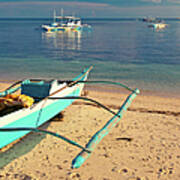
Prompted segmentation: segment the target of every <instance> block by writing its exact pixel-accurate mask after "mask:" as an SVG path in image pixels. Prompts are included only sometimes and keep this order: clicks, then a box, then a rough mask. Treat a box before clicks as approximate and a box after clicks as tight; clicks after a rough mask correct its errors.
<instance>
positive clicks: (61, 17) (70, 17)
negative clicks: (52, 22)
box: [55, 16, 80, 20]
mask: <svg viewBox="0 0 180 180" xmlns="http://www.w3.org/2000/svg"><path fill="white" fill-rule="evenodd" d="M55 18H57V19H74V20H80V18H79V17H74V16H56V17H55Z"/></svg>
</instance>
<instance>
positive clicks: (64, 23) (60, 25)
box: [41, 11, 91, 33]
mask: <svg viewBox="0 0 180 180" xmlns="http://www.w3.org/2000/svg"><path fill="white" fill-rule="evenodd" d="M41 28H42V30H43V31H45V32H47V33H53V32H70V31H72V32H78V31H81V30H83V28H91V26H90V25H87V24H82V21H81V19H80V18H79V17H75V16H63V13H62V15H61V16H56V12H55V11H54V22H53V23H51V24H48V25H46V24H45V25H42V26H41Z"/></svg>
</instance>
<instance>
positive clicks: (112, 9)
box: [0, 0, 180, 18]
mask: <svg viewBox="0 0 180 180" xmlns="http://www.w3.org/2000/svg"><path fill="white" fill-rule="evenodd" d="M61 8H63V9H64V13H65V15H76V16H80V17H84V18H88V17H89V18H102V17H107V18H108V17H109V18H131V17H132V18H139V17H145V16H156V17H157V16H158V17H180V0H64V1H63V0H55V1H53V0H0V18H11V17H29V18H43V17H44V18H48V17H52V16H53V11H54V9H55V10H56V11H57V12H59V13H60V10H61Z"/></svg>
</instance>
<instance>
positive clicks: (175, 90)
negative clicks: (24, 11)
mask: <svg viewBox="0 0 180 180" xmlns="http://www.w3.org/2000/svg"><path fill="white" fill-rule="evenodd" d="M49 22H50V21H49V20H45V19H44V20H43V19H39V20H37V19H36V20H29V19H24V20H22V19H21V20H18V19H4V20H3V19H1V20H0V80H1V81H4V80H17V79H18V80H20V79H24V78H29V77H33V78H39V77H42V78H58V79H71V78H72V77H74V76H75V75H77V74H78V73H79V72H80V71H81V70H82V69H83V68H85V67H88V66H90V65H93V66H94V69H93V71H92V73H91V76H90V79H93V80H95V79H103V80H113V81H119V82H123V83H125V84H127V85H129V86H130V87H137V88H139V89H141V90H144V91H154V92H167V93H169V92H171V93H172V94H180V21H172V20H168V21H166V23H167V24H168V27H167V28H166V29H164V30H161V31H155V30H153V29H151V28H148V27H147V23H144V22H142V21H138V20H95V19H94V20H84V21H83V22H84V23H87V24H90V25H91V26H92V30H90V31H84V32H81V33H66V34H44V33H43V32H41V30H40V26H41V25H42V24H44V23H47V24H48V23H49Z"/></svg>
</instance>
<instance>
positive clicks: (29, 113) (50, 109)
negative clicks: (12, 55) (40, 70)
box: [0, 67, 139, 168]
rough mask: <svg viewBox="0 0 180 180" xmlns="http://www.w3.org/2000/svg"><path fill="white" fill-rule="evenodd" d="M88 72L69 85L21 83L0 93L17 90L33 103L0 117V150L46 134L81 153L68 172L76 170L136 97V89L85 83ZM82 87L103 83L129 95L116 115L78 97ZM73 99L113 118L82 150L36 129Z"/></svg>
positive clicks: (2, 95)
mask: <svg viewBox="0 0 180 180" xmlns="http://www.w3.org/2000/svg"><path fill="white" fill-rule="evenodd" d="M91 69H92V67H90V68H88V69H86V70H85V71H84V72H83V73H81V74H80V75H79V76H77V77H76V78H74V79H73V80H70V81H69V80H68V81H57V80H56V81H51V82H45V81H40V82H39V81H38V82H36V81H37V80H35V82H34V80H31V81H29V80H28V81H21V82H18V83H15V84H14V85H12V86H10V87H9V88H8V89H6V90H5V91H4V92H2V93H0V97H4V96H6V95H7V94H12V93H13V92H15V91H17V90H19V89H21V91H22V93H24V94H25V95H28V96H31V97H33V98H34V99H35V102H36V103H35V104H33V105H32V106H31V107H28V108H22V109H20V110H17V111H15V112H12V113H10V114H7V115H3V116H2V117H0V148H2V147H4V146H6V145H8V144H10V143H11V142H13V141H15V140H16V139H18V138H20V137H22V136H24V135H25V134H27V133H29V132H31V131H34V132H41V133H46V134H49V135H53V136H55V137H57V138H60V139H62V140H64V141H66V142H68V143H70V144H72V145H74V146H76V147H78V148H80V149H81V150H82V151H81V152H80V153H79V154H78V155H77V156H76V158H75V159H74V160H73V161H72V168H79V167H80V166H81V165H82V164H83V163H84V162H85V160H86V159H87V158H88V157H89V156H90V155H91V153H92V152H93V151H94V149H95V147H96V146H97V145H98V144H99V143H100V141H101V140H102V139H103V138H104V137H105V136H106V135H107V134H108V133H109V131H110V130H111V129H112V128H113V127H114V126H115V125H116V124H117V123H118V122H119V121H120V119H121V118H122V116H123V113H124V112H125V111H126V110H127V108H128V107H129V106H130V104H131V102H132V101H133V99H134V98H135V97H136V95H137V94H139V90H138V89H135V90H133V89H131V88H129V87H127V86H126V85H123V84H121V83H118V82H110V81H87V77H88V74H89V72H90V70H91ZM19 83H21V85H20V86H19V87H16V88H13V87H14V86H15V85H17V84H19ZM85 83H96V84H97V83H105V84H113V85H118V86H121V87H123V88H125V89H127V90H129V91H131V94H130V95H129V96H128V97H127V99H126V100H125V102H124V103H123V105H122V106H121V108H120V109H119V111H118V112H117V113H116V112H114V111H112V110H110V109H109V108H107V107H106V106H104V105H102V104H101V103H99V102H97V101H95V100H92V99H89V98H86V97H81V96H79V95H80V94H81V92H82V89H83V87H84V84H85ZM75 99H82V100H85V101H91V102H93V103H96V104H98V105H99V106H101V107H102V108H104V109H106V110H107V111H109V112H110V113H111V114H113V117H112V118H111V119H110V120H109V121H108V122H107V123H106V124H105V125H104V127H102V128H101V129H100V130H99V131H98V132H96V133H95V135H94V136H93V137H92V138H91V139H90V141H89V142H88V143H87V144H86V146H85V147H83V146H81V145H80V144H78V143H77V142H74V141H72V140H70V139H68V138H66V137H64V136H62V135H60V134H57V133H54V132H50V131H47V130H43V129H40V128H39V126H40V125H42V124H43V123H45V122H47V121H48V120H49V119H51V118H52V117H54V116H55V115H56V114H58V113H59V112H60V111H62V110H63V109H65V108H66V107H67V106H69V105H70V104H72V102H73V101H74V100H75ZM4 137H6V138H4Z"/></svg>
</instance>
